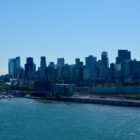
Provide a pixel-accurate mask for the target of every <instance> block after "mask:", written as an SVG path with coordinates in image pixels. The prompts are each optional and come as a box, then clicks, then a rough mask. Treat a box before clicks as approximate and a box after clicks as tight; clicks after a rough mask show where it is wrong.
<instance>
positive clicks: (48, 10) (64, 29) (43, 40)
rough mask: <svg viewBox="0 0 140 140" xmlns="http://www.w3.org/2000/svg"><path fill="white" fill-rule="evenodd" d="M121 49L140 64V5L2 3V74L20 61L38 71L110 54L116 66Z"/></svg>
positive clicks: (74, 0)
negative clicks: (59, 61) (42, 65)
mask: <svg viewBox="0 0 140 140" xmlns="http://www.w3.org/2000/svg"><path fill="white" fill-rule="evenodd" d="M118 49H128V50H130V51H131V52H132V57H133V58H137V59H138V60H140V0H0V74H5V73H7V71H8V68H7V65H8V59H9V58H12V57H16V56H21V60H22V66H23V64H25V60H26V57H28V56H31V57H34V61H35V63H36V64H37V66H39V61H40V56H46V59H47V61H48V62H50V61H55V62H56V58H58V57H65V60H66V62H67V63H70V64H71V63H74V59H75V58H77V57H79V58H81V60H84V58H85V56H88V55H90V54H92V55H94V56H97V57H98V59H100V54H101V52H102V51H108V53H109V58H110V61H111V62H114V61H115V57H116V56H117V50H118Z"/></svg>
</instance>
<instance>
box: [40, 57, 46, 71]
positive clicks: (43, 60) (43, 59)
mask: <svg viewBox="0 0 140 140" xmlns="http://www.w3.org/2000/svg"><path fill="white" fill-rule="evenodd" d="M40 69H41V70H45V69H46V57H45V56H42V57H41V61H40Z"/></svg>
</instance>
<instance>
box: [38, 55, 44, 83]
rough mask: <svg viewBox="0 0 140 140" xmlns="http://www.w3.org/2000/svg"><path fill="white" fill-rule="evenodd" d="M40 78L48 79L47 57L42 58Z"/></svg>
mask: <svg viewBox="0 0 140 140" xmlns="http://www.w3.org/2000/svg"><path fill="white" fill-rule="evenodd" d="M39 77H40V79H41V80H45V79H46V58H45V56H42V57H41V61H40V68H39Z"/></svg>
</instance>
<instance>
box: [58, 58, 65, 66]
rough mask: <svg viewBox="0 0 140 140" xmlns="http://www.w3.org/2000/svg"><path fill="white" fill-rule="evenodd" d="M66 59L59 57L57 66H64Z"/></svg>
mask: <svg viewBox="0 0 140 140" xmlns="http://www.w3.org/2000/svg"><path fill="white" fill-rule="evenodd" d="M64 64H65V59H64V58H58V59H57V66H64Z"/></svg>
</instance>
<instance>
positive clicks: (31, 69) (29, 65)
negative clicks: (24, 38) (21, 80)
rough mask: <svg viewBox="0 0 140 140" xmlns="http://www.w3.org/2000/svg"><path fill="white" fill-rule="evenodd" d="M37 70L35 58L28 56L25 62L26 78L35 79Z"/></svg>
mask: <svg viewBox="0 0 140 140" xmlns="http://www.w3.org/2000/svg"><path fill="white" fill-rule="evenodd" d="M35 71H36V65H35V64H34V62H33V58H32V57H28V58H27V59H26V64H25V78H26V79H28V80H33V79H34V76H35Z"/></svg>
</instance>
